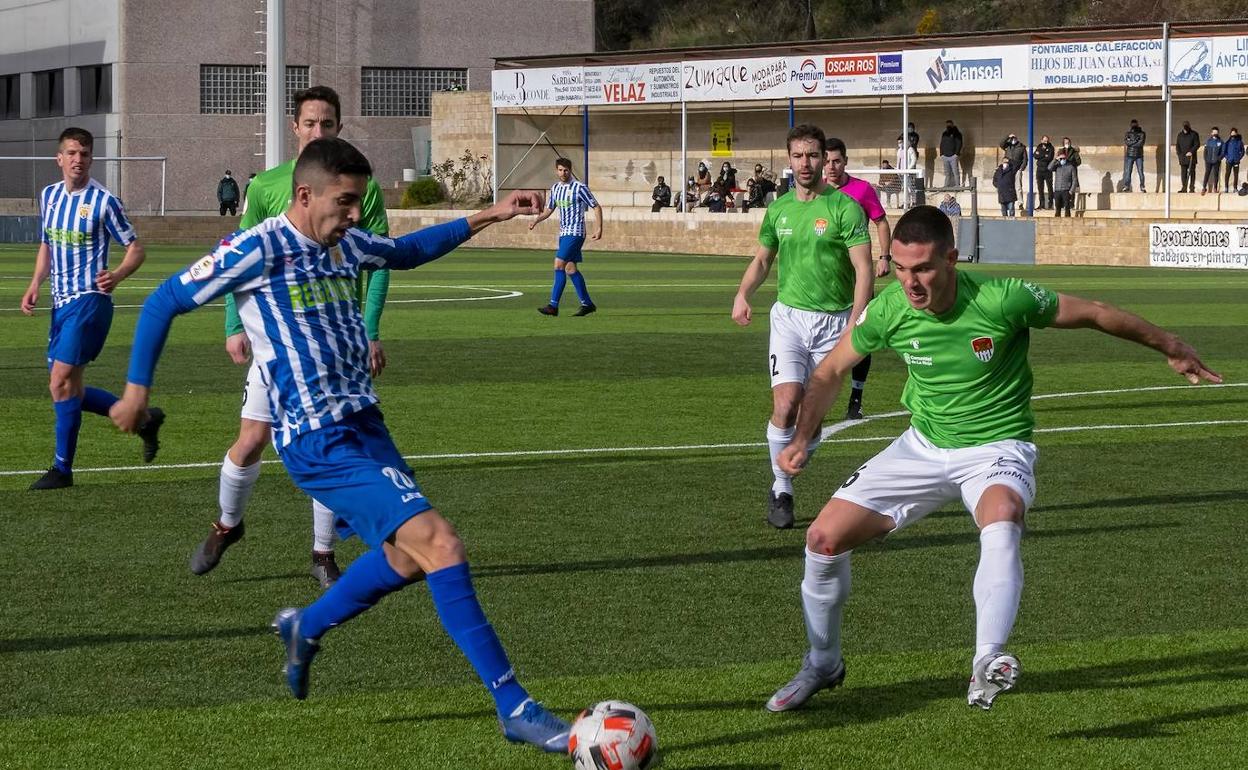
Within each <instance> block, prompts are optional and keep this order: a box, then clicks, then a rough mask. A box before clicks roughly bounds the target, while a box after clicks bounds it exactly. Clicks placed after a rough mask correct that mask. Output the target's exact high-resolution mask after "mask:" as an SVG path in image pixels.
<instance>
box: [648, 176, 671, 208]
mask: <svg viewBox="0 0 1248 770" xmlns="http://www.w3.org/2000/svg"><path fill="white" fill-rule="evenodd" d="M650 200H652V201H654V202H655V203H661V204H663V205H664V206H670V205H672V188H670V187H668V186H667V183H666V182H662V183H660V184H656V185H655V186H654V190H653V191H652V192H651V193H650Z"/></svg>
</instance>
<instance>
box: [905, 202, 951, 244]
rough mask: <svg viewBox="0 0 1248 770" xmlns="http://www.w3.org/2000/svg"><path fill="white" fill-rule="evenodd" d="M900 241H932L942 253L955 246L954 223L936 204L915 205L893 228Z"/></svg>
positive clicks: (909, 242) (906, 242)
mask: <svg viewBox="0 0 1248 770" xmlns="http://www.w3.org/2000/svg"><path fill="white" fill-rule="evenodd" d="M893 240H894V241H897V242H898V243H904V244H907V245H909V244H911V243H931V244H935V246H936V248H937V249H938V250H939V251H940V252H941V253H942V254H944V253H946V252H948V251H949V249H952V248H953V225H952V224H950V222H949V217H947V216H945V212H943V211H941V210H940V209H938V208H936V207H935V206H915V207H914V208H912V209H910V210H909V211H907V212H906V213H905V214H902V215H901V219H899V220H897V226H896V227H894V228H893Z"/></svg>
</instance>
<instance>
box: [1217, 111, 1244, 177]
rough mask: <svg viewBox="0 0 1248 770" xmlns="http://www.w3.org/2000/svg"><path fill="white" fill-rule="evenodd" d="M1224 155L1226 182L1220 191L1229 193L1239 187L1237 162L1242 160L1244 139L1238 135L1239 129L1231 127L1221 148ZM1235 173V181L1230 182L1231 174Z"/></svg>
mask: <svg viewBox="0 0 1248 770" xmlns="http://www.w3.org/2000/svg"><path fill="white" fill-rule="evenodd" d="M1222 149H1223V151H1224V152H1225V153H1226V181H1225V183H1224V184H1223V185H1222V189H1224V190H1226V191H1227V192H1231V191H1232V190H1234V189H1235V188H1236V187H1239V162H1240V161H1241V160H1243V159H1244V138H1243V137H1242V136H1240V135H1239V129H1238V128H1235V127H1234V126H1232V127H1231V134H1230V136H1228V137H1226V144H1225V145H1224V146H1223V147H1222ZM1232 171H1234V172H1235V181H1234V182H1231V172H1232Z"/></svg>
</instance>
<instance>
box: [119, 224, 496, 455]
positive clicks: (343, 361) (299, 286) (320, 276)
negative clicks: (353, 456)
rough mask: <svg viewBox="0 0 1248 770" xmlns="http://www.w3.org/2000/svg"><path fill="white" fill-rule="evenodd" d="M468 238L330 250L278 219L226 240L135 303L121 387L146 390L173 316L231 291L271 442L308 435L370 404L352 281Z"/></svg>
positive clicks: (422, 238) (426, 234)
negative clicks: (268, 416)
mask: <svg viewBox="0 0 1248 770" xmlns="http://www.w3.org/2000/svg"><path fill="white" fill-rule="evenodd" d="M469 235H471V231H470V230H469V227H468V223H467V221H466V220H464V219H459V220H456V221H454V222H449V223H446V224H443V225H437V226H435V227H431V228H426V229H424V230H421V231H418V232H416V233H411V234H409V235H405V236H403V237H402V238H399V239H397V240H392V239H390V238H385V237H382V236H375V235H371V234H369V233H367V232H365V231H363V230H357V229H354V228H353V229H351V230H348V231H347V234H346V236H345V237H344V238H343V239H342V240H341V241H340V242H339V243H338V244H337V245H335V246H332V247H328V248H327V247H324V246H321V245H320V244H318V243H316V242H315V241H313V240H311V239H309V238H308V237H306V236H304V235H303V234H302V233H300V232H299V231H298V230H296V229H295V227H294V226H293V225H291V223H290V220H289V219H287V218H286V215H285V214H283V215H281V216H278V217H273V218H271V219H266V220H264V221H263V222H261V223H260V224H259V225H256V226H255V227H253V228H250V229H248V230H242V231H239V232H236V233H234V234H233V235H231V236H230V237H228V238H226V239H225V240H223V241H222V242H221V244H220V245H219V246H218V247H217V249H216V250H215V251H214V252H213V253H212V254H209V255H208V256H205V257H203V258H202V259H200V260H199V261H198V262H196V263H194V264H193V265H191V266H190V267H189V268H187V269H186V270H184V271H183V272H181V273H180V274H178V275H175V276H173V277H172V278H170V279H169V280H168V281H166V282H165V283H164V284H163V285H162V286H161V287H160V289H157V291H156V292H154V293H153V295H152V296H151V297H149V298H148V301H147V302H146V303H145V304H144V307H143V314H142V316H141V317H140V320H139V326H138V328H137V329H136V330H135V344H134V350H133V353H132V356H131V363H130V373H129V377H128V379H129V380H130V381H131V382H134V383H137V384H141V385H149V386H150V383H151V380H152V375H153V372H154V369H155V365H156V356H157V355H159V350H160V345H161V344H162V343H163V340H164V335H165V334H167V332H168V325H169V324H170V323H172V318H173V314H174V313H183V312H187V311H189V310H193V309H194V308H196V307H198V306H201V305H203V304H205V303H207V302H209V301H210V300H212V299H214V298H216V297H219V296H221V295H223V294H226V293H229V292H233V293H234V298H235V300H236V301H237V303H238V312H239V315H240V317H241V318H242V321H243V326H244V327H245V328H246V331H247V337H248V338H249V339H250V340H251V341H252V355H253V356H255V360H256V361H257V362H258V363H259V365H260V368H261V371H262V373H263V374H264V377H265V381H266V383H267V385H268V389H269V409H270V411H271V413H272V418H273V443H274V446H275V447H277V448H278V449H281V448H282V447H284V446H286V445H287V444H289V443H290V441H291V439H293V438H294V437H295V436H297V435H299V434H301V433H305V432H307V431H312V430H317V429H318V428H322V427H325V426H328V425H331V424H333V423H335V422H339V421H340V420H342V419H343V418H344V417H346V416H348V415H350V414H353V413H355V412H359V411H360V410H362V409H365V408H367V407H369V406H371V405H373V404H375V403H377V400H378V399H377V394H376V392H375V391H374V390H373V383H372V377H371V376H370V374H369V365H368V338H367V336H366V335H365V331H364V318H363V316H362V315H361V313H360V298H359V293H358V292H357V291H356V278H357V277H358V276H359V275H360V271H362V270H375V269H379V268H397V269H404V268H411V267H416V266H417V265H420V264H423V263H425V262H428V261H430V260H433V259H437V258H438V257H440V256H442V255H443V254H446V253H447V252H449V251H451V250H452V249H453V248H455V247H456V246H458V245H459V244H460V243H463V242H464V241H465V240H467V239H468V237H469Z"/></svg>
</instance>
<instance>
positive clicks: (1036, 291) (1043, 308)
mask: <svg viewBox="0 0 1248 770" xmlns="http://www.w3.org/2000/svg"><path fill="white" fill-rule="evenodd" d="M1023 286H1025V287H1026V288H1027V291H1029V292H1031V296H1033V297H1035V298H1036V308H1037V309H1038V310H1039V311H1040V312H1041V313H1047V312H1048V310H1049V293H1048V292H1047V291H1045V290H1044V289H1042V288H1040V287H1039V286H1037V285H1035V284H1034V283H1032V282H1031V281H1023Z"/></svg>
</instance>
